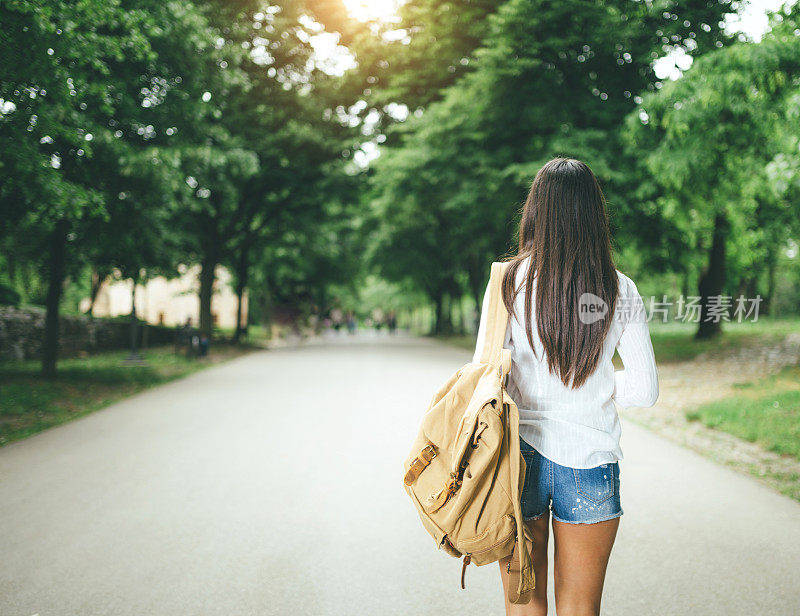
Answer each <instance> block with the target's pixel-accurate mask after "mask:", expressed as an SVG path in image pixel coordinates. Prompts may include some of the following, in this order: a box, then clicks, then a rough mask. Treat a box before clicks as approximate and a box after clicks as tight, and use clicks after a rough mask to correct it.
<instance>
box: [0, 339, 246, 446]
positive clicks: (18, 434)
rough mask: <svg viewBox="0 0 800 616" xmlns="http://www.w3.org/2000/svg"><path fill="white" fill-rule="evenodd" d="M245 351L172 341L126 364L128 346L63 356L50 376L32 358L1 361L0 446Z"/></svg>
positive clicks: (223, 346) (224, 346)
mask: <svg viewBox="0 0 800 616" xmlns="http://www.w3.org/2000/svg"><path fill="white" fill-rule="evenodd" d="M243 352H245V349H244V348H240V347H232V346H226V345H219V344H217V345H215V346H214V347H213V348H212V351H211V354H210V355H209V357H208V358H206V359H191V358H187V357H185V356H183V355H176V354H175V353H174V352H173V349H172V347H163V348H155V349H149V350H147V351H146V352H145V353H144V356H145V358H146V360H147V365H146V366H126V365H123V364H122V360H123V359H125V357H127V355H128V352H127V351H115V352H109V353H99V354H96V355H92V356H89V357H86V358H73V359H63V360H61V361H60V362H59V371H58V378H56V379H54V380H52V381H49V380H46V379H43V378H42V377H41V376H40V374H39V370H40V364H39V362H35V361H22V362H4V363H0V446H2V445H6V444H8V443H12V442H14V441H17V440H20V439H23V438H25V437H27V436H31V435H33V434H36V433H37V432H41V431H42V430H46V429H47V428H50V427H52V426H57V425H59V424H62V423H64V422H67V421H70V420H71V419H75V418H76V417H80V416H82V415H85V414H87V413H91V412H93V411H96V410H98V409H101V408H103V407H105V406H108V405H109V404H111V403H113V402H116V401H118V400H121V399H122V398H125V397H127V396H130V395H133V394H135V393H138V392H140V391H142V390H144V389H147V388H149V387H153V386H155V385H159V384H161V383H166V382H168V381H172V380H175V379H178V378H180V377H183V376H186V375H188V374H191V373H192V372H196V371H197V370H200V369H202V368H204V367H207V366H209V365H212V364H214V363H218V362H219V361H223V360H225V359H229V358H231V357H235V356H238V355H240V354H242V353H243Z"/></svg>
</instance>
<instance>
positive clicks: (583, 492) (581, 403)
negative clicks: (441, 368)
mask: <svg viewBox="0 0 800 616" xmlns="http://www.w3.org/2000/svg"><path fill="white" fill-rule="evenodd" d="M487 291H488V287H487ZM503 299H504V302H505V304H506V307H507V308H508V311H509V315H510V318H509V323H508V329H507V331H506V337H505V342H504V347H505V348H507V349H510V350H511V352H512V360H513V364H512V368H511V374H510V378H509V382H508V393H509V395H510V396H511V397H512V399H513V400H514V401H515V402H516V403H517V406H518V407H519V411H520V437H521V438H520V440H521V443H520V445H521V448H522V455H523V457H524V459H525V462H526V465H527V468H526V477H525V487H524V490H523V492H522V497H521V500H522V512H523V516H524V517H525V520H526V523H527V526H528V530H529V532H530V536H531V537H532V538H533V541H534V553H533V561H534V570H535V573H536V580H537V584H536V589H535V591H534V594H533V597H532V599H531V601H530V603H528V604H526V605H512V604H509V603H508V599H506V613H507V614H509V615H511V614H517V615H525V616H534V615H538V614H541V615H542V616H546V614H547V567H548V563H547V544H548V539H549V523H550V522H549V520H550V514H551V513H552V517H553V537H554V540H555V571H554V579H555V597H556V611H557V612H558V615H559V616H584V615H597V614H600V599H601V595H602V591H603V582H604V580H605V573H606V567H607V564H608V559H609V556H610V554H611V548H612V546H613V545H614V539H615V538H616V534H617V528H618V526H619V521H620V520H619V518H620V516H621V515H622V513H623V511H622V506H621V503H620V469H619V462H618V460H620V459H622V457H623V455H622V451H621V449H620V445H619V438H620V424H619V418H618V416H617V411H616V408H615V406H614V402H616V403H617V404H619V405H620V406H622V407H628V406H652V405H653V404H655V402H656V399H657V398H658V372H657V370H656V363H655V357H654V355H653V346H652V343H651V341H650V333H649V330H648V327H647V319H646V315H645V311H644V303H643V301H642V298H641V296H640V295H639V292H638V290H637V288H636V285H635V284H634V282H633V281H632V280H631V279H630V278H628V277H627V276H626V275H625V274H623V273H621V272H619V271H618V270H616V269H615V267H614V262H613V259H612V256H611V242H610V238H609V230H608V217H607V214H606V207H605V199H604V197H603V193H602V192H601V190H600V186H599V185H598V183H597V179H596V178H595V176H594V174H593V173H592V171H591V170H590V169H589V167H588V166H587V165H586V164H584V163H582V162H580V161H578V160H575V159H570V158H555V159H553V160H551V161H549V162H548V163H547V164H545V165H544V166H543V167H542V168H541V169H540V170H539V172H538V173H537V174H536V178H535V179H534V181H533V185H532V186H531V190H530V193H529V194H528V198H527V200H526V202H525V205H524V207H523V210H522V220H521V223H520V233H519V250H518V254H517V256H516V257H514V258H513V259H512V260H511V263H510V265H509V266H508V269H507V272H506V276H505V278H504V280H503ZM487 301H488V294H487V295H486V296H485V297H484V305H483V311H482V315H481V324H480V328H479V330H478V342H477V346H476V351H475V357H474V361H479V355H480V350H481V348H482V347H483V339H484V337H485V326H486V310H487ZM615 349H616V350H617V351H619V355H620V358H621V359H622V363H623V364H624V370H619V371H616V372H615V371H614V366H613V364H612V361H611V360H612V357H613V355H614V350H615ZM508 560H509V559H505V560H501V561H500V572H501V576H502V581H503V587H504V588H505V589H506V590H507V584H508V573H507V572H506V567H507V565H508Z"/></svg>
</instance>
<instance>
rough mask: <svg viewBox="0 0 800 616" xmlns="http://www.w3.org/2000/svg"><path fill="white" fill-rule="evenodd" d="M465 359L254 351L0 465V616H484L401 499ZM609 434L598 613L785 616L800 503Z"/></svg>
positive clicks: (346, 343)
mask: <svg viewBox="0 0 800 616" xmlns="http://www.w3.org/2000/svg"><path fill="white" fill-rule="evenodd" d="M469 355H470V354H469V353H468V352H466V351H463V350H459V349H455V348H451V347H448V346H445V345H443V344H440V343H436V342H433V341H431V340H427V339H414V338H407V337H400V336H398V337H395V338H390V337H389V336H388V335H382V336H374V337H372V338H368V337H366V336H359V337H356V338H352V339H351V338H348V337H347V336H346V335H342V336H340V338H339V339H337V340H326V341H323V342H321V343H315V344H313V345H304V346H301V347H298V348H285V349H279V350H272V351H263V352H255V353H252V354H249V355H246V356H244V357H241V358H239V359H236V360H233V361H231V362H229V363H226V364H224V365H221V366H218V367H213V368H210V369H208V370H205V371H203V372H200V373H197V374H194V375H192V376H190V377H189V378H186V379H184V380H182V381H179V382H175V383H171V384H169V385H166V386H163V387H159V388H157V389H154V390H150V391H148V392H145V393H142V394H140V395H137V396H135V397H133V398H130V399H128V400H125V401H123V402H121V403H118V404H115V405H113V406H111V407H109V408H107V409H105V410H103V411H100V412H98V413H95V414H92V415H89V416H86V417H83V418H81V419H78V420H76V421H74V422H72V423H69V424H66V425H63V426H60V427H57V428H54V429H51V430H48V431H46V432H44V433H42V434H39V435H37V436H34V437H32V438H29V439H27V440H25V441H21V442H17V443H14V444H12V445H9V446H7V447H5V448H2V449H0V529H2V530H0V615H2V616H33V615H34V614H38V615H39V616H94V615H98V616H99V615H103V616H110V615H113V616H125V615H131V616H161V615H163V616H179V615H180V616H183V615H186V616H206V615H216V614H219V615H225V616H239V615H253V616H264V615H272V614H280V615H287V616H290V615H291V616H294V615H311V616H316V615H320V616H321V615H348V616H350V615H352V616H359V615H363V614H374V615H381V616H386V615H390V614H397V615H403V616H411V615H413V616H428V615H430V616H448V615H454V616H455V615H458V616H467V615H470V614H475V615H498V616H500V615H502V614H503V598H502V594H501V590H500V579H499V574H498V570H497V566H496V565H489V566H486V567H481V568H476V567H474V566H470V567H469V568H468V570H467V576H466V584H467V589H466V590H461V588H460V586H459V576H460V569H461V566H460V565H461V563H460V561H458V560H456V559H454V558H451V557H449V556H447V555H446V554H444V553H443V552H440V551H437V550H436V549H435V546H434V544H433V540H432V539H431V538H430V537H429V535H428V534H427V533H426V532H425V531H424V530H423V528H422V525H421V524H420V522H419V519H418V518H417V514H416V512H415V510H414V508H413V506H412V504H411V501H410V500H409V499H408V497H407V496H406V494H405V492H404V490H403V487H402V475H403V469H402V462H403V460H404V459H405V456H406V454H407V453H408V448H409V447H410V445H411V442H412V440H413V437H414V435H415V434H416V431H417V427H418V424H419V421H420V418H421V416H422V413H423V412H424V410H425V408H426V406H427V404H428V402H429V400H430V398H431V396H432V395H433V393H434V392H435V391H436V390H437V389H438V387H439V385H440V384H441V383H442V382H444V381H445V380H446V379H447V378H448V377H449V376H450V375H451V374H452V373H453V372H454V371H455V370H456V369H457V368H459V367H460V366H461V365H462V364H463V363H465V362H466V361H469ZM622 439H623V440H622V449H623V452H624V455H625V458H624V459H623V460H622V461H621V462H620V466H621V473H620V478H621V494H622V506H623V509H624V515H623V516H622V519H621V524H620V529H619V535H618V537H617V544H616V546H615V548H614V552H613V553H612V556H611V562H610V564H609V570H608V576H607V578H606V585H605V593H604V598H603V612H602V613H603V614H605V615H607V616H645V615H649V614H653V615H657V616H668V615H673V614H674V615H680V616H688V615H698V616H712V615H724V616H738V615H742V616H745V615H747V616H753V615H759V616H761V615H764V616H766V615H769V616H779V615H786V616H789V615H794V614H798V613H800V612H799V611H798V610H799V609H800V504H798V503H796V502H794V501H792V500H790V499H788V498H785V497H783V496H780V495H778V494H775V493H773V492H771V491H770V490H769V489H768V488H766V487H763V486H762V485H760V484H759V483H757V482H756V481H754V480H752V479H750V478H748V477H746V476H743V475H739V474H736V473H735V472H733V471H731V470H729V469H727V468H723V467H719V466H717V465H715V464H714V463H712V462H710V461H708V460H706V459H704V458H703V457H701V456H699V455H697V454H695V453H693V452H691V451H688V450H685V449H683V448H681V447H679V446H676V445H674V444H672V443H670V442H667V441H665V440H663V439H661V438H659V437H656V436H654V435H652V434H651V433H649V432H647V431H645V430H643V429H642V428H640V427H638V426H636V425H634V424H631V423H630V422H626V423H624V425H623V437H622ZM550 549H551V557H552V549H553V543H552V541H551V544H550ZM548 585H549V592H550V596H551V605H550V614H555V606H554V604H553V601H552V596H553V586H552V567H551V569H550V580H549V584H548Z"/></svg>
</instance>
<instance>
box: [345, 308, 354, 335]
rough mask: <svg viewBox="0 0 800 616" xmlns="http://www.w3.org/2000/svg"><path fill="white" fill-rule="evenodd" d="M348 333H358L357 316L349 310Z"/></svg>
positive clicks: (347, 318)
mask: <svg viewBox="0 0 800 616" xmlns="http://www.w3.org/2000/svg"><path fill="white" fill-rule="evenodd" d="M346 323H347V333H348V334H351V335H352V334H355V333H356V315H355V313H354V312H353V311H352V310H348V312H347V317H346Z"/></svg>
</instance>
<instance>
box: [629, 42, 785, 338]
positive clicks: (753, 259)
mask: <svg viewBox="0 0 800 616" xmlns="http://www.w3.org/2000/svg"><path fill="white" fill-rule="evenodd" d="M798 77H800V37H797V36H795V35H794V34H793V33H787V32H785V30H784V29H780V30H777V31H774V32H772V33H771V34H769V35H767V36H766V37H765V38H764V40H763V41H762V42H760V43H758V44H754V43H738V44H735V45H732V46H730V47H728V48H726V49H721V50H719V51H715V52H713V53H709V54H707V55H705V56H703V57H701V58H699V59H698V60H697V61H696V62H695V64H694V66H693V67H692V68H691V69H690V70H689V71H687V73H686V74H685V75H684V76H683V77H682V78H681V79H679V80H677V81H675V82H672V83H669V84H667V85H665V86H664V87H663V88H662V89H661V90H660V91H659V92H658V93H654V94H652V95H650V96H647V97H645V98H644V102H643V103H642V105H641V108H640V109H639V110H638V111H637V112H636V113H634V114H632V115H631V116H630V117H629V118H628V122H627V128H628V133H627V134H628V140H629V143H630V145H631V146H632V147H633V148H634V149H635V150H636V151H637V152H639V153H640V154H641V153H642V152H646V154H645V155H644V156H643V157H642V158H643V162H644V163H645V165H646V167H647V169H648V170H649V172H650V173H651V174H652V178H653V180H654V181H655V182H656V183H657V184H658V185H659V186H660V187H661V188H662V189H663V193H664V196H663V197H660V198H658V199H657V200H656V201H655V204H654V205H655V206H656V207H657V208H658V209H659V210H660V212H661V213H662V215H663V217H664V218H665V219H666V220H668V221H669V222H670V223H671V224H673V225H674V226H675V228H677V229H679V230H680V232H681V233H682V234H684V235H685V236H686V237H687V248H688V250H687V251H686V255H685V257H684V258H685V259H687V260H688V259H692V258H695V256H696V255H697V254H698V253H699V254H705V255H706V256H705V259H706V261H705V264H704V266H703V268H702V271H701V274H700V278H699V282H698V293H699V296H700V298H701V299H700V304H701V311H700V324H699V327H698V330H697V337H698V338H707V337H711V336H715V335H717V334H718V333H719V332H720V331H721V320H720V319H718V318H713V312H712V311H713V310H714V304H715V303H716V302H717V300H718V296H720V295H721V294H722V292H723V290H724V289H725V288H726V286H727V287H728V288H730V287H731V286H734V285H733V282H734V281H731V279H730V276H729V273H730V272H732V273H734V274H739V275H741V273H742V272H745V271H748V270H749V271H750V273H752V271H753V270H756V271H757V270H758V269H760V268H763V267H764V265H765V264H766V265H768V263H769V262H770V261H773V260H774V251H775V250H776V249H777V247H779V246H781V245H782V244H784V243H785V241H786V238H787V232H788V230H789V229H790V228H791V227H789V226H787V223H788V220H789V218H791V217H792V209H791V207H790V206H789V204H788V203H787V201H786V200H784V199H778V198H776V195H775V193H774V191H773V190H772V189H771V188H770V185H771V184H772V178H771V177H770V173H769V170H770V169H772V170H775V169H776V167H777V166H779V165H780V158H779V157H777V158H776V156H775V152H776V150H779V146H778V145H777V143H778V141H776V139H777V140H779V141H783V140H784V139H785V137H784V135H785V132H786V131H785V126H786V125H785V120H784V118H785V117H786V113H787V104H788V103H789V102H790V100H791V98H790V96H791V95H793V94H795V93H796V92H797V88H796V86H795V85H794V82H795V81H796V80H797V79H798ZM731 249H733V250H731ZM736 282H738V281H736ZM741 287H742V285H741V284H739V285H738V287H737V286H734V288H741Z"/></svg>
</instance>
